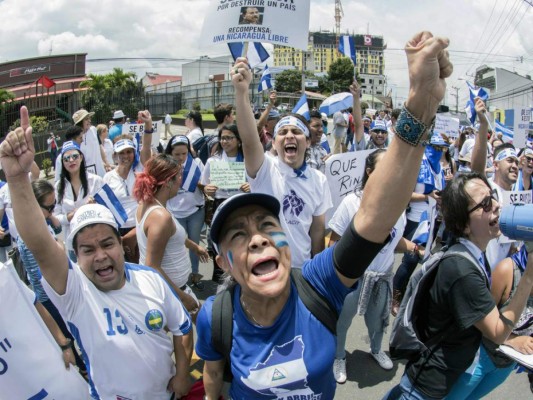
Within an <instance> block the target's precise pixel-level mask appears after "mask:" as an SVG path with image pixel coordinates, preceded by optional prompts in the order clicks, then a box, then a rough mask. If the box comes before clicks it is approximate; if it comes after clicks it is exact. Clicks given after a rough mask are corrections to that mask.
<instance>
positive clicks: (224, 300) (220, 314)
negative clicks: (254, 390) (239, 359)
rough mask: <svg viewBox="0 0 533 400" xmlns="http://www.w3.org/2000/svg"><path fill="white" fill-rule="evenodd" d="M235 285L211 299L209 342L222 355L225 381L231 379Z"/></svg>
mask: <svg viewBox="0 0 533 400" xmlns="http://www.w3.org/2000/svg"><path fill="white" fill-rule="evenodd" d="M234 293H235V286H231V287H229V288H228V289H226V290H224V291H222V292H220V293H219V294H217V295H216V297H215V300H214V301H213V308H212V310H211V342H212V344H213V347H214V349H215V350H216V351H217V352H218V353H220V354H222V355H223V356H224V360H225V361H226V363H225V364H224V376H223V379H224V381H225V382H231V381H232V380H233V374H232V373H231V361H230V352H231V346H232V340H233V297H234V296H233V294H234Z"/></svg>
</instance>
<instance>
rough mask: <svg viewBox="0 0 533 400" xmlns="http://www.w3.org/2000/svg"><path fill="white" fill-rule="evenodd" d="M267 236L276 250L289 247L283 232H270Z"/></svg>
mask: <svg viewBox="0 0 533 400" xmlns="http://www.w3.org/2000/svg"><path fill="white" fill-rule="evenodd" d="M269 235H270V236H271V237H272V239H273V240H274V245H275V246H276V247H277V248H280V247H285V246H289V242H287V236H286V235H285V232H270V233H269Z"/></svg>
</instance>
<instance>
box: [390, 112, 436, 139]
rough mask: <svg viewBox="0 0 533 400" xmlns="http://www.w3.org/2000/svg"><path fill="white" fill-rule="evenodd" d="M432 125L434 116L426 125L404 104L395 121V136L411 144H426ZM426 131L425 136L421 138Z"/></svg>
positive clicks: (431, 131) (431, 132) (429, 137)
mask: <svg viewBox="0 0 533 400" xmlns="http://www.w3.org/2000/svg"><path fill="white" fill-rule="evenodd" d="M434 126H435V117H433V120H432V121H431V124H430V125H429V126H427V125H426V124H424V123H423V122H421V121H420V120H419V119H418V118H416V117H415V116H414V115H413V114H412V113H411V112H410V111H409V110H408V109H407V107H406V106H405V104H404V105H403V107H402V111H401V112H400V115H399V116H398V121H397V122H396V136H397V137H398V138H400V139H401V140H403V141H404V142H405V143H407V144H409V145H411V146H415V147H416V146H418V145H422V146H427V145H428V144H429V140H430V139H431V135H432V134H433V127H434ZM426 133H427V138H426V139H424V140H422V137H424V136H425V135H426Z"/></svg>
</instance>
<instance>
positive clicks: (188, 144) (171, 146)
mask: <svg viewBox="0 0 533 400" xmlns="http://www.w3.org/2000/svg"><path fill="white" fill-rule="evenodd" d="M176 136H178V135H174V136H172V137H171V138H170V140H169V141H168V143H167V147H165V151H164V153H165V154H168V155H171V154H172V149H173V148H174V147H176V146H187V153H189V154H192V153H191V142H190V141H189V138H188V137H187V136H183V135H180V136H182V137H183V138H184V139H186V140H187V144H185V143H175V144H174V145H173V144H172V139H174V138H175V137H176Z"/></svg>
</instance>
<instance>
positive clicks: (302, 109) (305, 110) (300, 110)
mask: <svg viewBox="0 0 533 400" xmlns="http://www.w3.org/2000/svg"><path fill="white" fill-rule="evenodd" d="M292 112H293V113H294V114H300V115H302V116H303V117H304V118H305V119H306V120H308V121H309V120H310V119H311V114H310V113H309V105H308V104H307V96H306V95H305V93H304V94H303V95H302V97H300V100H298V103H296V105H295V106H294V108H293V109H292Z"/></svg>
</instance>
